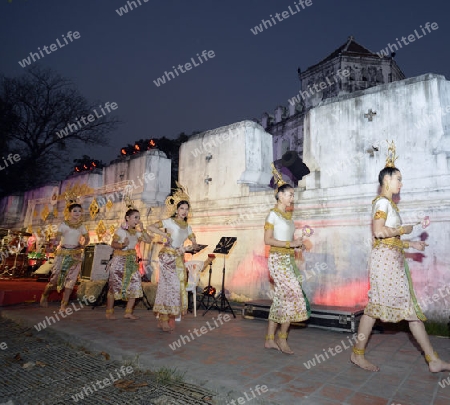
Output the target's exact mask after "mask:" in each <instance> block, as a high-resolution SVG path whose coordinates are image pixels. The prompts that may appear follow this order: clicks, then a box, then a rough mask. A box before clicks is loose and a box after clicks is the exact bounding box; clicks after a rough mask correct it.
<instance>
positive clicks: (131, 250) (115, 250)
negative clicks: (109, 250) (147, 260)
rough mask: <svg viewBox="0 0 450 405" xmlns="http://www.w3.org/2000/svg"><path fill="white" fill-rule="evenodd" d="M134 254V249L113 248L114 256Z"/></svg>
mask: <svg viewBox="0 0 450 405" xmlns="http://www.w3.org/2000/svg"><path fill="white" fill-rule="evenodd" d="M135 254H136V250H135V249H128V250H119V249H114V256H129V255H135Z"/></svg>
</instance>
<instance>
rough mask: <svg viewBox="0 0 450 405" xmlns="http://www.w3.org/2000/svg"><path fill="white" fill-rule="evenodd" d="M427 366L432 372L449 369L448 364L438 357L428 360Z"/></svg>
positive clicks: (449, 365)
mask: <svg viewBox="0 0 450 405" xmlns="http://www.w3.org/2000/svg"><path fill="white" fill-rule="evenodd" d="M428 368H429V369H430V371H431V372H432V373H439V372H440V371H450V364H449V363H446V362H445V361H442V360H441V359H439V358H438V359H435V360H432V361H430V362H429V363H428Z"/></svg>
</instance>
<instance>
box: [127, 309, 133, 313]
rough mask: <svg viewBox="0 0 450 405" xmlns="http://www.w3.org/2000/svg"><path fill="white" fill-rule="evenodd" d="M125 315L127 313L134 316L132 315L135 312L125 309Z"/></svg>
mask: <svg viewBox="0 0 450 405" xmlns="http://www.w3.org/2000/svg"><path fill="white" fill-rule="evenodd" d="M125 313H126V314H132V313H133V310H132V309H125Z"/></svg>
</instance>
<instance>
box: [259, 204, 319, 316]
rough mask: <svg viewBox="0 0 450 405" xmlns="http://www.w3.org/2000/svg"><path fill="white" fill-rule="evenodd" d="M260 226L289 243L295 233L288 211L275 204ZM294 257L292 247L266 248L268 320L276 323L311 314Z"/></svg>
mask: <svg viewBox="0 0 450 405" xmlns="http://www.w3.org/2000/svg"><path fill="white" fill-rule="evenodd" d="M264 229H266V230H267V229H273V237H274V238H275V239H277V240H279V241H286V242H291V241H292V240H293V238H294V232H295V225H294V221H293V220H292V212H282V211H280V210H279V209H278V208H276V207H275V208H273V209H271V210H270V212H269V215H268V216H267V218H266V223H265V225H264ZM294 259H295V258H294V249H293V248H290V247H275V246H271V247H270V251H269V261H268V265H269V272H270V276H271V277H272V279H273V281H274V288H275V292H274V297H273V302H272V305H271V307H270V312H269V320H270V321H273V322H276V323H280V324H282V323H286V322H301V321H304V320H306V319H308V318H309V316H310V313H311V312H310V307H309V302H308V300H307V298H306V296H305V295H304V293H303V290H302V284H301V280H302V278H301V274H300V271H299V270H298V267H297V265H296V264H295V260H294Z"/></svg>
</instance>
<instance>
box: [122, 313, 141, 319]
mask: <svg viewBox="0 0 450 405" xmlns="http://www.w3.org/2000/svg"><path fill="white" fill-rule="evenodd" d="M123 317H124V318H125V319H132V320H135V319H139V317H138V316H134V315H133V314H125V315H124V316H123Z"/></svg>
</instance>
